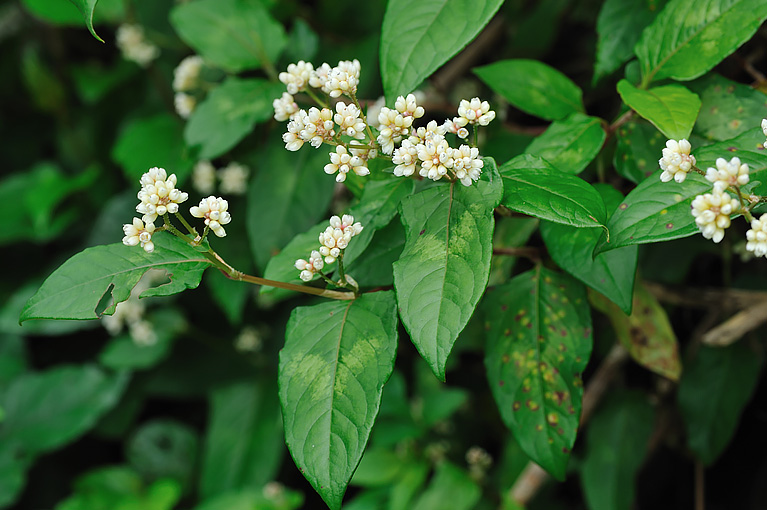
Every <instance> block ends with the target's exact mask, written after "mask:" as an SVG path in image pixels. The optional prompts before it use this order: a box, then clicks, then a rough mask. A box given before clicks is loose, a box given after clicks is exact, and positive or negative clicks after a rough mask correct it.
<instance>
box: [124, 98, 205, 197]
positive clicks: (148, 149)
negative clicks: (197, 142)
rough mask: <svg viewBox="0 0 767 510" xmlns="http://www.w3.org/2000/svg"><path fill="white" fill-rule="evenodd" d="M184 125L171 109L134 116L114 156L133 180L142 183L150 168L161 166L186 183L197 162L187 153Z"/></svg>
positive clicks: (126, 174) (127, 125)
mask: <svg viewBox="0 0 767 510" xmlns="http://www.w3.org/2000/svg"><path fill="white" fill-rule="evenodd" d="M182 126H183V124H182V122H181V121H180V120H179V119H177V118H175V117H173V116H172V115H170V114H169V113H160V114H157V115H154V116H152V117H141V118H136V119H132V120H130V121H129V122H128V123H127V124H126V125H125V126H123V128H122V131H121V132H120V134H119V135H118V138H117V143H115V145H114V147H113V148H112V159H113V160H114V162H115V163H117V164H118V165H120V166H121V167H122V169H123V173H124V174H125V176H126V177H127V178H128V179H129V180H130V181H131V182H135V183H138V181H139V179H140V178H141V176H142V175H143V174H144V173H145V172H146V171H147V170H149V169H150V168H152V167H160V168H165V169H166V170H167V171H168V174H176V177H178V182H179V184H183V182H184V181H185V180H186V178H187V176H188V175H189V173H190V172H191V170H192V165H193V164H194V162H193V161H192V160H191V159H189V157H188V155H187V154H186V150H185V148H184V137H183V130H182ZM136 191H138V188H136Z"/></svg>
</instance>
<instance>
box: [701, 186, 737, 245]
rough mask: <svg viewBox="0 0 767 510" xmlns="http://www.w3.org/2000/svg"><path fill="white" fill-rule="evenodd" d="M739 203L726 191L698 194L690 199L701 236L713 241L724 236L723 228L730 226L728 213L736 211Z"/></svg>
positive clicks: (717, 240) (718, 240)
mask: <svg viewBox="0 0 767 510" xmlns="http://www.w3.org/2000/svg"><path fill="white" fill-rule="evenodd" d="M739 205H740V204H739V203H738V202H737V200H735V199H733V198H732V197H731V196H730V195H729V194H727V193H721V192H717V191H716V190H714V192H713V193H706V194H705V195H698V196H697V197H695V200H693V201H692V215H693V216H694V217H695V223H696V224H697V225H698V228H699V229H700V231H701V233H702V234H703V237H705V238H706V239H711V240H713V241H714V242H715V243H718V242H720V241H721V240H722V239H723V238H724V229H726V228H727V227H729V226H730V214H732V213H734V212H737V210H738V209H739Z"/></svg>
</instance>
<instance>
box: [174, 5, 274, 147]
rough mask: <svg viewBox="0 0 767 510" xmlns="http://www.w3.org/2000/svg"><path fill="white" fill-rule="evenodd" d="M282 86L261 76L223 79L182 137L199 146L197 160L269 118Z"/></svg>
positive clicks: (191, 119)
mask: <svg viewBox="0 0 767 510" xmlns="http://www.w3.org/2000/svg"><path fill="white" fill-rule="evenodd" d="M186 5H192V4H186ZM284 89H285V85H284V84H282V83H273V82H270V81H268V80H263V79H261V78H252V79H241V78H236V77H229V78H227V79H226V80H225V81H224V83H222V84H221V85H220V86H218V87H216V88H215V89H213V91H212V92H211V93H210V94H208V96H207V97H206V98H205V99H204V100H203V101H202V102H201V103H200V104H199V105H197V108H195V109H194V112H192V116H191V117H190V118H189V122H187V124H186V127H185V128H184V140H185V141H186V143H187V145H189V146H190V147H199V150H200V152H199V155H198V156H199V158H200V159H213V158H216V157H218V156H220V155H221V154H223V153H225V152H226V151H228V150H229V149H231V148H232V147H234V146H235V145H237V143H238V142H239V141H240V140H242V139H243V138H245V137H246V136H247V135H248V134H250V132H251V131H253V126H255V125H256V123H257V122H263V121H265V120H269V119H271V118H272V115H274V108H273V107H272V101H274V99H275V98H277V97H279V96H280V94H282V92H284Z"/></svg>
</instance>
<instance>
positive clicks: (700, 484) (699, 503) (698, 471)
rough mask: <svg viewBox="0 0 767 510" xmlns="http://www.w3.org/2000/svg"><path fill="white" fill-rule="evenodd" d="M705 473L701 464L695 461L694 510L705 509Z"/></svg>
mask: <svg viewBox="0 0 767 510" xmlns="http://www.w3.org/2000/svg"><path fill="white" fill-rule="evenodd" d="M705 499H706V473H705V471H704V468H703V463H702V462H701V461H699V460H697V461H695V510H705V509H706V501H705Z"/></svg>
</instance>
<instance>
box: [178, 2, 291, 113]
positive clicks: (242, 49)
mask: <svg viewBox="0 0 767 510" xmlns="http://www.w3.org/2000/svg"><path fill="white" fill-rule="evenodd" d="M170 21H171V23H172V24H173V28H175V29H176V32H178V35H179V37H181V39H183V40H184V42H186V43H187V44H189V46H191V47H192V48H194V49H195V50H196V51H197V53H199V54H200V55H202V57H203V58H205V59H206V60H208V61H210V63H212V64H214V65H215V66H217V67H221V68H222V69H225V70H227V71H231V72H234V73H236V72H239V71H244V70H246V69H256V68H259V67H262V66H264V65H265V63H266V62H276V61H277V58H278V57H279V56H280V53H281V52H282V49H283V48H284V47H285V41H286V36H285V30H284V29H283V28H282V24H280V23H278V22H277V21H276V20H275V19H274V18H272V16H271V15H270V14H269V12H268V11H267V10H266V7H264V5H263V3H262V2H257V1H256V2H252V1H251V2H243V1H241V0H197V1H196V2H187V3H183V4H179V5H177V6H176V7H174V8H173V10H172V11H171V12H170ZM272 99H273V98H272ZM270 101H271V99H270ZM270 104H271V102H270Z"/></svg>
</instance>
